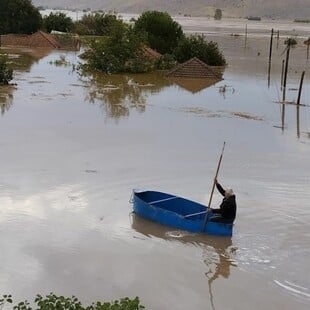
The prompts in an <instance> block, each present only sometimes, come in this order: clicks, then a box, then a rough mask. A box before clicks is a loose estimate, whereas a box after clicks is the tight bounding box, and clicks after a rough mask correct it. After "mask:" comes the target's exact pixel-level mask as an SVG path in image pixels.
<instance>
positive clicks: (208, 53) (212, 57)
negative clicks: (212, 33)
mask: <svg viewBox="0 0 310 310" xmlns="http://www.w3.org/2000/svg"><path fill="white" fill-rule="evenodd" d="M174 56H175V58H176V60H177V61H178V62H181V63H182V62H185V61H187V60H189V59H191V58H193V57H197V58H199V59H200V60H201V61H203V62H205V63H206V64H207V65H209V66H223V65H225V64H226V60H225V58H224V56H223V54H222V53H221V51H220V50H219V48H218V45H217V43H216V42H213V41H209V42H208V41H207V40H206V39H205V37H204V36H203V35H191V36H190V37H186V38H184V39H183V40H182V41H180V42H179V44H178V46H177V47H176V49H175V50H174Z"/></svg>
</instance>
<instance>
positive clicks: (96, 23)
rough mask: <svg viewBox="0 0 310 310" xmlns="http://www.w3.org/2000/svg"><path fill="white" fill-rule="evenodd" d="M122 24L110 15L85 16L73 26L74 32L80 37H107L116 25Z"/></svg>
mask: <svg viewBox="0 0 310 310" xmlns="http://www.w3.org/2000/svg"><path fill="white" fill-rule="evenodd" d="M122 23H123V22H122V21H121V20H119V19H117V17H116V16H115V15H111V14H101V13H95V14H85V15H84V16H83V17H82V19H81V20H79V21H77V22H76V23H75V25H74V31H75V32H76V33H78V34H80V35H98V36H102V35H109V34H110V32H111V31H112V29H113V28H114V27H115V26H116V25H120V24H122Z"/></svg>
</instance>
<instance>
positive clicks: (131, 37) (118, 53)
mask: <svg viewBox="0 0 310 310" xmlns="http://www.w3.org/2000/svg"><path fill="white" fill-rule="evenodd" d="M143 41H144V39H143V37H142V36H141V34H139V33H136V32H135V31H134V30H133V28H132V27H130V26H127V25H125V24H118V25H115V27H113V29H112V31H111V33H110V36H109V37H105V38H101V39H97V40H93V41H92V43H91V44H90V47H89V49H88V50H87V51H86V53H85V54H84V58H85V59H86V60H87V63H86V65H85V66H84V67H86V68H88V69H91V70H96V71H101V72H105V73H119V72H135V73H141V72H148V71H150V70H152V69H153V67H152V66H153V64H152V62H151V61H150V59H149V58H147V57H146V55H144V52H143Z"/></svg>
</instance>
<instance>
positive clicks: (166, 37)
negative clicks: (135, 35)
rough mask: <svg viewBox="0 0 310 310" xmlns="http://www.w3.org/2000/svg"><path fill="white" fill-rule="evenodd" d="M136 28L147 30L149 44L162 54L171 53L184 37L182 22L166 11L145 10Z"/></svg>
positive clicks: (138, 30) (142, 30) (136, 23)
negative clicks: (179, 22) (178, 21)
mask: <svg viewBox="0 0 310 310" xmlns="http://www.w3.org/2000/svg"><path fill="white" fill-rule="evenodd" d="M134 29H135V31H137V32H145V33H146V36H147V41H148V44H149V46H150V47H151V48H153V49H155V50H157V51H158V52H159V53H161V54H171V53H172V51H173V50H174V48H175V47H176V45H177V44H178V42H179V41H180V40H181V39H183V38H184V33H183V30H182V27H181V26H180V24H178V23H177V22H175V21H174V20H173V19H172V18H171V16H170V15H169V14H168V13H166V12H158V11H147V12H144V13H143V14H142V15H141V16H140V17H139V18H138V19H137V21H136V22H135V25H134Z"/></svg>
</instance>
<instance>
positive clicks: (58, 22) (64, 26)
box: [43, 12, 73, 32]
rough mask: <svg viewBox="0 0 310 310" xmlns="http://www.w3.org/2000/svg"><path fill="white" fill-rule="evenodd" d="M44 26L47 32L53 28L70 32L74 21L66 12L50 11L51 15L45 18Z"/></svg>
mask: <svg viewBox="0 0 310 310" xmlns="http://www.w3.org/2000/svg"><path fill="white" fill-rule="evenodd" d="M43 27H44V28H45V29H46V31H47V32H51V31H52V30H57V31H62V32H70V31H71V30H72V28H73V21H72V19H71V18H70V17H68V16H67V15H66V14H64V13H61V12H57V13H50V15H48V16H45V17H44V18H43Z"/></svg>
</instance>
